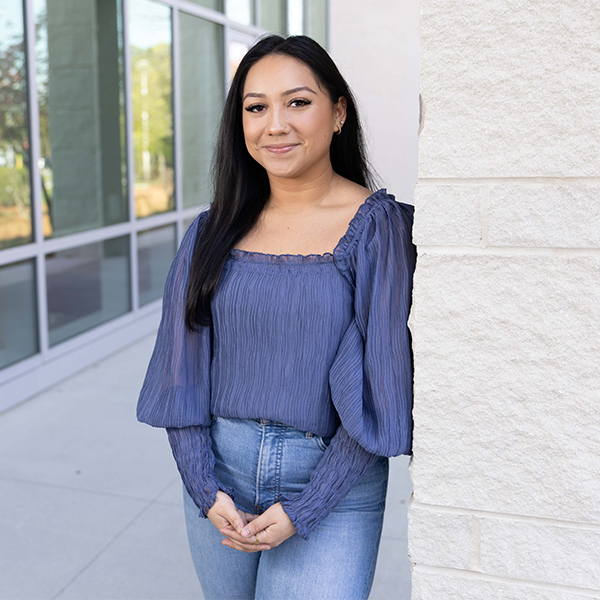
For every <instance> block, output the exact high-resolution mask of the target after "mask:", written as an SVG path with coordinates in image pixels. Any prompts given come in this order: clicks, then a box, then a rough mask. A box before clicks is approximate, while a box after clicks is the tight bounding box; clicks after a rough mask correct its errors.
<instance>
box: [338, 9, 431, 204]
mask: <svg viewBox="0 0 600 600" xmlns="http://www.w3.org/2000/svg"><path fill="white" fill-rule="evenodd" d="M329 16H330V18H329V28H330V29H329V31H330V38H329V39H330V52H331V55H332V57H333V59H334V60H335V61H336V64H337V65H338V66H339V68H340V70H341V71H342V74H343V75H344V77H345V78H346V79H347V81H348V83H349V85H350V87H351V89H352V91H353V92H354V94H355V95H356V97H357V100H358V106H359V109H360V110H361V117H362V119H363V121H364V123H365V129H366V134H367V140H368V144H369V150H370V156H371V162H372V164H373V166H374V167H375V170H376V171H377V173H378V174H379V175H380V178H381V185H382V186H383V187H387V189H388V191H389V192H390V193H393V194H394V195H395V196H396V199H397V200H402V201H403V202H408V203H409V204H412V203H413V200H412V195H413V189H414V186H415V184H416V183H417V150H418V135H417V132H418V122H419V1H418V0H396V1H395V2H389V1H388V0H373V1H369V2H364V0H331V1H330V6H329Z"/></svg>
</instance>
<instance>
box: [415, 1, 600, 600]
mask: <svg viewBox="0 0 600 600" xmlns="http://www.w3.org/2000/svg"><path fill="white" fill-rule="evenodd" d="M599 31H600V5H598V4H597V3H589V2H584V1H583V0H565V1H563V2H556V1H553V0H552V1H549V2H544V3H542V2H533V3H531V2H529V3H527V2H521V1H519V2H510V3H507V2H502V1H500V0H489V1H488V2H479V1H476V0H466V1H465V0H461V1H460V2H459V1H457V0H443V1H442V0H422V2H421V23H420V33H421V71H420V76H421V94H422V97H423V101H424V108H425V112H424V127H423V130H422V133H421V136H420V142H419V171H418V176H419V184H418V185H417V187H416V189H415V205H416V213H415V230H414V240H415V243H416V244H417V246H418V254H419V256H418V262H417V270H416V275H415V288H414V304H413V311H412V314H411V319H410V326H411V330H412V333H413V342H414V352H415V405H414V411H413V416H414V423H415V429H414V448H413V450H414V456H413V461H412V464H411V466H410V468H409V470H410V473H411V476H412V481H413V485H414V494H413V498H412V501H411V504H410V507H409V555H410V558H411V561H412V564H413V598H414V600H439V599H440V598H444V600H452V599H455V598H456V599H461V600H471V599H472V600H481V599H482V598H485V599H486V600H491V599H495V598H502V599H507V598H510V599H511V600H521V599H523V600H525V599H527V600H538V599H539V600H541V599H544V600H546V599H556V600H558V599H561V600H567V599H569V600H571V599H573V600H574V599H575V598H600V568H599V565H600V503H599V498H600V477H599V475H600V452H599V451H598V450H599V448H600V410H598V407H599V402H598V401H599V399H600V398H599V396H600V394H599V391H598V390H599V389H600V369H599V368H598V359H599V356H600V333H599V327H598V326H599V324H600V179H599V177H600V103H599V102H598V90H599V89H600V45H599V43H598V32H599Z"/></svg>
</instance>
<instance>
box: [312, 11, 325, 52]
mask: <svg viewBox="0 0 600 600" xmlns="http://www.w3.org/2000/svg"><path fill="white" fill-rule="evenodd" d="M310 36H311V37H312V38H313V39H314V40H316V41H317V42H319V44H321V46H323V48H327V0H311V4H310Z"/></svg>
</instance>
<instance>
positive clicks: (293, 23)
mask: <svg viewBox="0 0 600 600" xmlns="http://www.w3.org/2000/svg"><path fill="white" fill-rule="evenodd" d="M287 29H288V33H289V34H290V35H302V34H303V33H304V0H287Z"/></svg>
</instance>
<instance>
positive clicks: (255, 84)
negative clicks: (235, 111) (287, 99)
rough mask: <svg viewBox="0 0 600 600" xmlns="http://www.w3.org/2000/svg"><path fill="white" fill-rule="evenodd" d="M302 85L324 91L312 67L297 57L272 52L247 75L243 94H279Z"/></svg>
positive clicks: (319, 91) (316, 90)
mask: <svg viewBox="0 0 600 600" xmlns="http://www.w3.org/2000/svg"><path fill="white" fill-rule="evenodd" d="M301 86H309V87H310V88H311V89H313V90H314V91H315V92H317V93H322V91H321V89H320V87H319V83H318V81H317V79H316V77H315V75H314V73H313V72H312V70H311V68H310V67H309V66H307V65H306V64H305V63H303V62H302V61H301V60H298V59H297V58H293V57H291V56H285V55H280V54H271V55H269V56H265V57H264V58H261V59H260V60H259V61H258V62H257V63H255V64H254V65H253V66H252V67H251V68H250V70H249V71H248V75H246V81H245V82H244V90H243V94H247V93H249V92H255V93H259V94H266V95H279V94H281V92H284V91H286V90H291V89H294V88H297V87H301Z"/></svg>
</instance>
